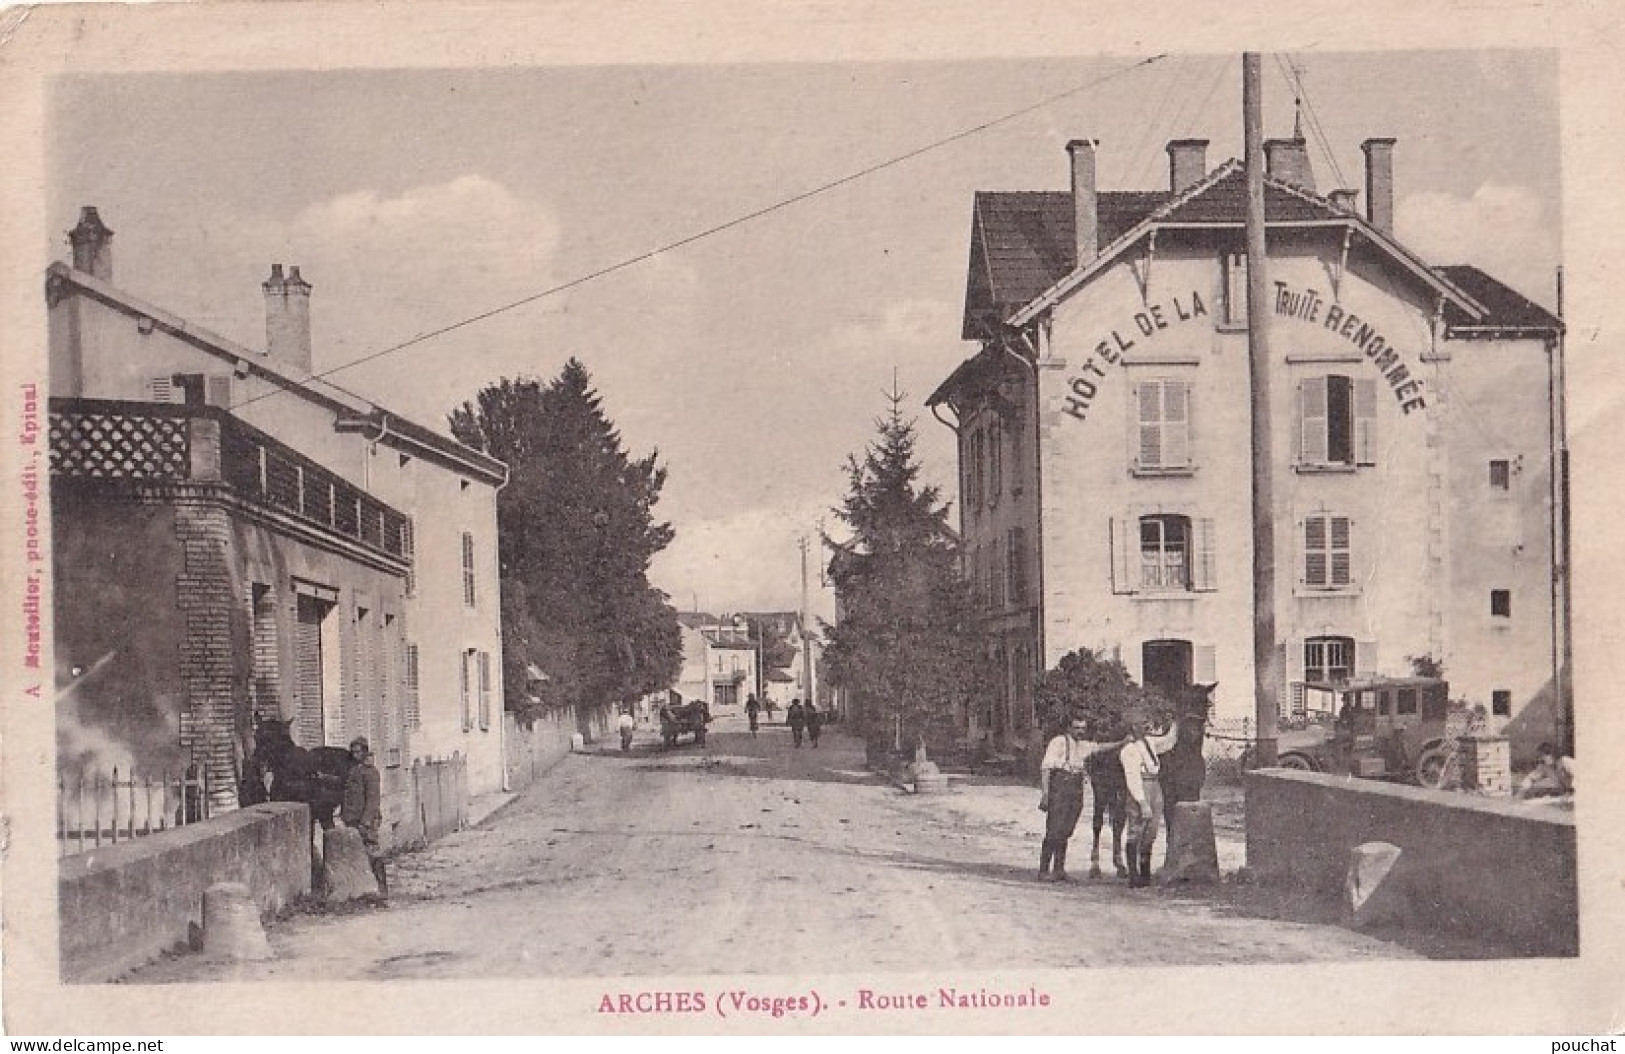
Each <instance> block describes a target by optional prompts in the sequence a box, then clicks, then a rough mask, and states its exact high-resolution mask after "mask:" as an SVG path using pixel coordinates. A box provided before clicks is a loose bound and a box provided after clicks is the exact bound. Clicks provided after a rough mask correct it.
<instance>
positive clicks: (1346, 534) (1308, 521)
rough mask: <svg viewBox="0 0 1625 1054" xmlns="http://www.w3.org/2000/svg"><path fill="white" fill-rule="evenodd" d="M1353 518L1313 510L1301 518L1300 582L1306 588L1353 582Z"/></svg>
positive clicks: (1343, 585)
mask: <svg viewBox="0 0 1625 1054" xmlns="http://www.w3.org/2000/svg"><path fill="white" fill-rule="evenodd" d="M1352 534H1353V521H1351V520H1350V519H1349V518H1348V517H1347V516H1333V515H1331V514H1329V513H1315V514H1314V515H1311V516H1307V517H1305V518H1304V521H1303V585H1304V587H1305V588H1307V589H1328V590H1330V589H1348V588H1350V587H1351V586H1353V584H1354V575H1353V570H1354V568H1353V553H1352V546H1351V542H1352V537H1351V536H1352Z"/></svg>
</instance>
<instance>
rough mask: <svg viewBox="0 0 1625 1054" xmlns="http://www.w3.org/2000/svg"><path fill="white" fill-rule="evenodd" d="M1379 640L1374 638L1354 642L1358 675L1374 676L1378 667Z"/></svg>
mask: <svg viewBox="0 0 1625 1054" xmlns="http://www.w3.org/2000/svg"><path fill="white" fill-rule="evenodd" d="M1378 666H1379V664H1378V662H1377V642H1376V641H1374V640H1361V641H1355V642H1354V673H1355V675H1356V676H1358V677H1371V676H1374V675H1375V674H1376V672H1377V669H1378Z"/></svg>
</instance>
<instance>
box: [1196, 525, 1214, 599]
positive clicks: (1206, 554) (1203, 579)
mask: <svg viewBox="0 0 1625 1054" xmlns="http://www.w3.org/2000/svg"><path fill="white" fill-rule="evenodd" d="M1191 526H1192V528H1193V529H1194V531H1195V534H1196V551H1195V560H1194V562H1193V566H1192V568H1191V570H1192V573H1193V576H1194V580H1193V581H1192V582H1191V588H1192V589H1197V590H1202V591H1209V590H1214V589H1217V588H1219V568H1218V553H1217V552H1216V551H1215V545H1214V541H1213V520H1212V518H1211V517H1203V518H1202V519H1199V520H1194V521H1192V523H1191Z"/></svg>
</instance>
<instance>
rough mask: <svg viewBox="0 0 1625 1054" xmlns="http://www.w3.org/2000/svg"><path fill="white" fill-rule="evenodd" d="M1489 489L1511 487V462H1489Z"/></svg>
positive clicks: (1507, 488)
mask: <svg viewBox="0 0 1625 1054" xmlns="http://www.w3.org/2000/svg"><path fill="white" fill-rule="evenodd" d="M1490 489H1491V490H1503V491H1504V490H1510V489H1512V462H1510V461H1491V462H1490Z"/></svg>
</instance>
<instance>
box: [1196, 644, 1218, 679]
mask: <svg viewBox="0 0 1625 1054" xmlns="http://www.w3.org/2000/svg"><path fill="white" fill-rule="evenodd" d="M1191 667H1192V669H1191V680H1193V681H1195V682H1196V683H1197V684H1212V683H1213V682H1214V681H1216V680H1218V679H1219V673H1218V668H1219V658H1218V649H1217V648H1215V647H1214V646H1213V645H1211V644H1198V645H1197V646H1196V649H1195V652H1194V654H1193V655H1192V657H1191Z"/></svg>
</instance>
